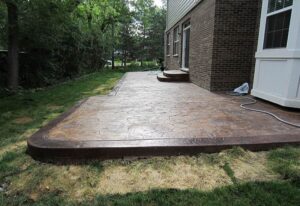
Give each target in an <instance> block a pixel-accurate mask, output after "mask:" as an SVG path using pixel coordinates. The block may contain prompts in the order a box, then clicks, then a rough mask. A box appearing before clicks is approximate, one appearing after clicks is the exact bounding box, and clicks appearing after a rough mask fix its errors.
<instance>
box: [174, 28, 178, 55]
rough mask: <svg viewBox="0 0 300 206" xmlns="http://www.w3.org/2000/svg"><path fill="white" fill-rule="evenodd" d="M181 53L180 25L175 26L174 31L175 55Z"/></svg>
mask: <svg viewBox="0 0 300 206" xmlns="http://www.w3.org/2000/svg"><path fill="white" fill-rule="evenodd" d="M178 54H179V26H177V27H175V29H174V32H173V56H178Z"/></svg>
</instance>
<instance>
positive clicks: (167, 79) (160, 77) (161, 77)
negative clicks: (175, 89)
mask: <svg viewBox="0 0 300 206" xmlns="http://www.w3.org/2000/svg"><path fill="white" fill-rule="evenodd" d="M157 79H158V80H159V81H161V82H188V79H186V78H174V77H166V76H165V75H164V74H162V73H161V74H158V75H157Z"/></svg>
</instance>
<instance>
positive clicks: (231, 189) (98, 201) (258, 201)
mask: <svg viewBox="0 0 300 206" xmlns="http://www.w3.org/2000/svg"><path fill="white" fill-rule="evenodd" d="M1 198H2V200H3V205H11V206H13V205H24V206H25V205H86V206H88V205H120V206H140V205H145V206H146V205H151V206H161V205H164V206H181V205H182V206H185V205H186V206H193V205H211V206H212V205H223V206H226V205H228V206H235V205H236V206H252V205H265V206H267V205H270V206H280V205H285V206H289V205H299V202H300V190H299V188H297V187H295V186H293V185H290V184H288V183H278V182H269V183H264V182H260V183H259V182H252V183H246V184H240V185H233V186H227V187H222V188H218V189H215V190H213V191H210V192H201V191H198V190H193V189H190V190H175V189H167V190H151V191H148V192H138V193H130V194H126V195H106V196H97V197H95V198H94V199H93V200H86V201H81V202H75V201H72V200H71V201H68V200H67V199H66V198H64V197H63V196H62V195H61V191H58V190H57V191H53V192H51V193H47V194H44V195H43V196H42V197H41V199H39V200H38V201H37V202H33V201H32V200H30V199H28V197H26V196H24V195H22V194H20V195H19V196H18V197H15V198H5V197H3V196H2V197H1V196H0V200H1Z"/></svg>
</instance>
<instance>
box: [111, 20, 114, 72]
mask: <svg viewBox="0 0 300 206" xmlns="http://www.w3.org/2000/svg"><path fill="white" fill-rule="evenodd" d="M111 36H112V53H111V68H112V69H115V22H113V23H112V25H111Z"/></svg>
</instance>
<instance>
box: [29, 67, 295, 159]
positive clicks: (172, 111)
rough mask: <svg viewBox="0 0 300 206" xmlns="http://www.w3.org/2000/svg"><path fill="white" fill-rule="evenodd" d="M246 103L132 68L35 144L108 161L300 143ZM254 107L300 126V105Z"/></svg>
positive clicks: (44, 153)
mask: <svg viewBox="0 0 300 206" xmlns="http://www.w3.org/2000/svg"><path fill="white" fill-rule="evenodd" d="M244 102H249V100H247V99H245V98H243V97H233V96H229V95H226V94H224V93H211V92H209V91H206V90H204V89H202V88H200V87H198V86H196V85H194V84H192V83H165V82H159V81H157V79H156V73H155V72H135V73H127V74H126V75H125V77H123V79H122V80H121V81H120V83H119V84H118V86H117V87H116V88H115V90H114V91H113V92H112V93H111V94H110V95H108V96H95V97H92V98H89V99H87V100H85V101H83V102H81V103H80V104H78V105H77V106H75V107H74V108H72V109H71V110H70V111H69V112H67V113H65V114H63V115H62V116H60V117H59V118H58V119H56V120H54V121H53V122H51V123H50V124H49V125H47V126H46V127H44V128H42V129H41V130H40V131H39V132H37V133H36V134H34V135H33V136H32V137H31V138H30V139H29V140H28V148H29V152H30V153H31V154H32V155H34V156H36V157H40V158H52V157H53V158H55V157H67V158H72V157H76V158H80V157H97V158H103V159H108V158H122V157H126V156H148V155H153V156H154V155H178V154H195V153H198V152H217V151H220V150H222V149H225V148H230V147H232V146H242V147H245V148H248V149H251V150H261V149H268V148H273V147H276V146H281V145H285V144H298V143H300V129H298V128H295V127H292V126H289V125H285V124H283V123H281V122H278V121H277V120H275V119H274V118H272V117H270V116H268V115H265V114H261V113H256V112H250V111H246V110H243V109H242V108H240V107H239V105H240V104H241V103H244ZM251 107H252V108H258V109H265V110H268V111H270V112H273V113H275V114H276V115H278V116H280V117H281V118H283V119H286V120H288V121H291V122H294V123H298V124H300V111H299V110H287V109H283V108H281V107H278V106H276V105H274V104H271V103H268V102H264V101H258V103H257V104H256V105H253V106H251Z"/></svg>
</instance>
